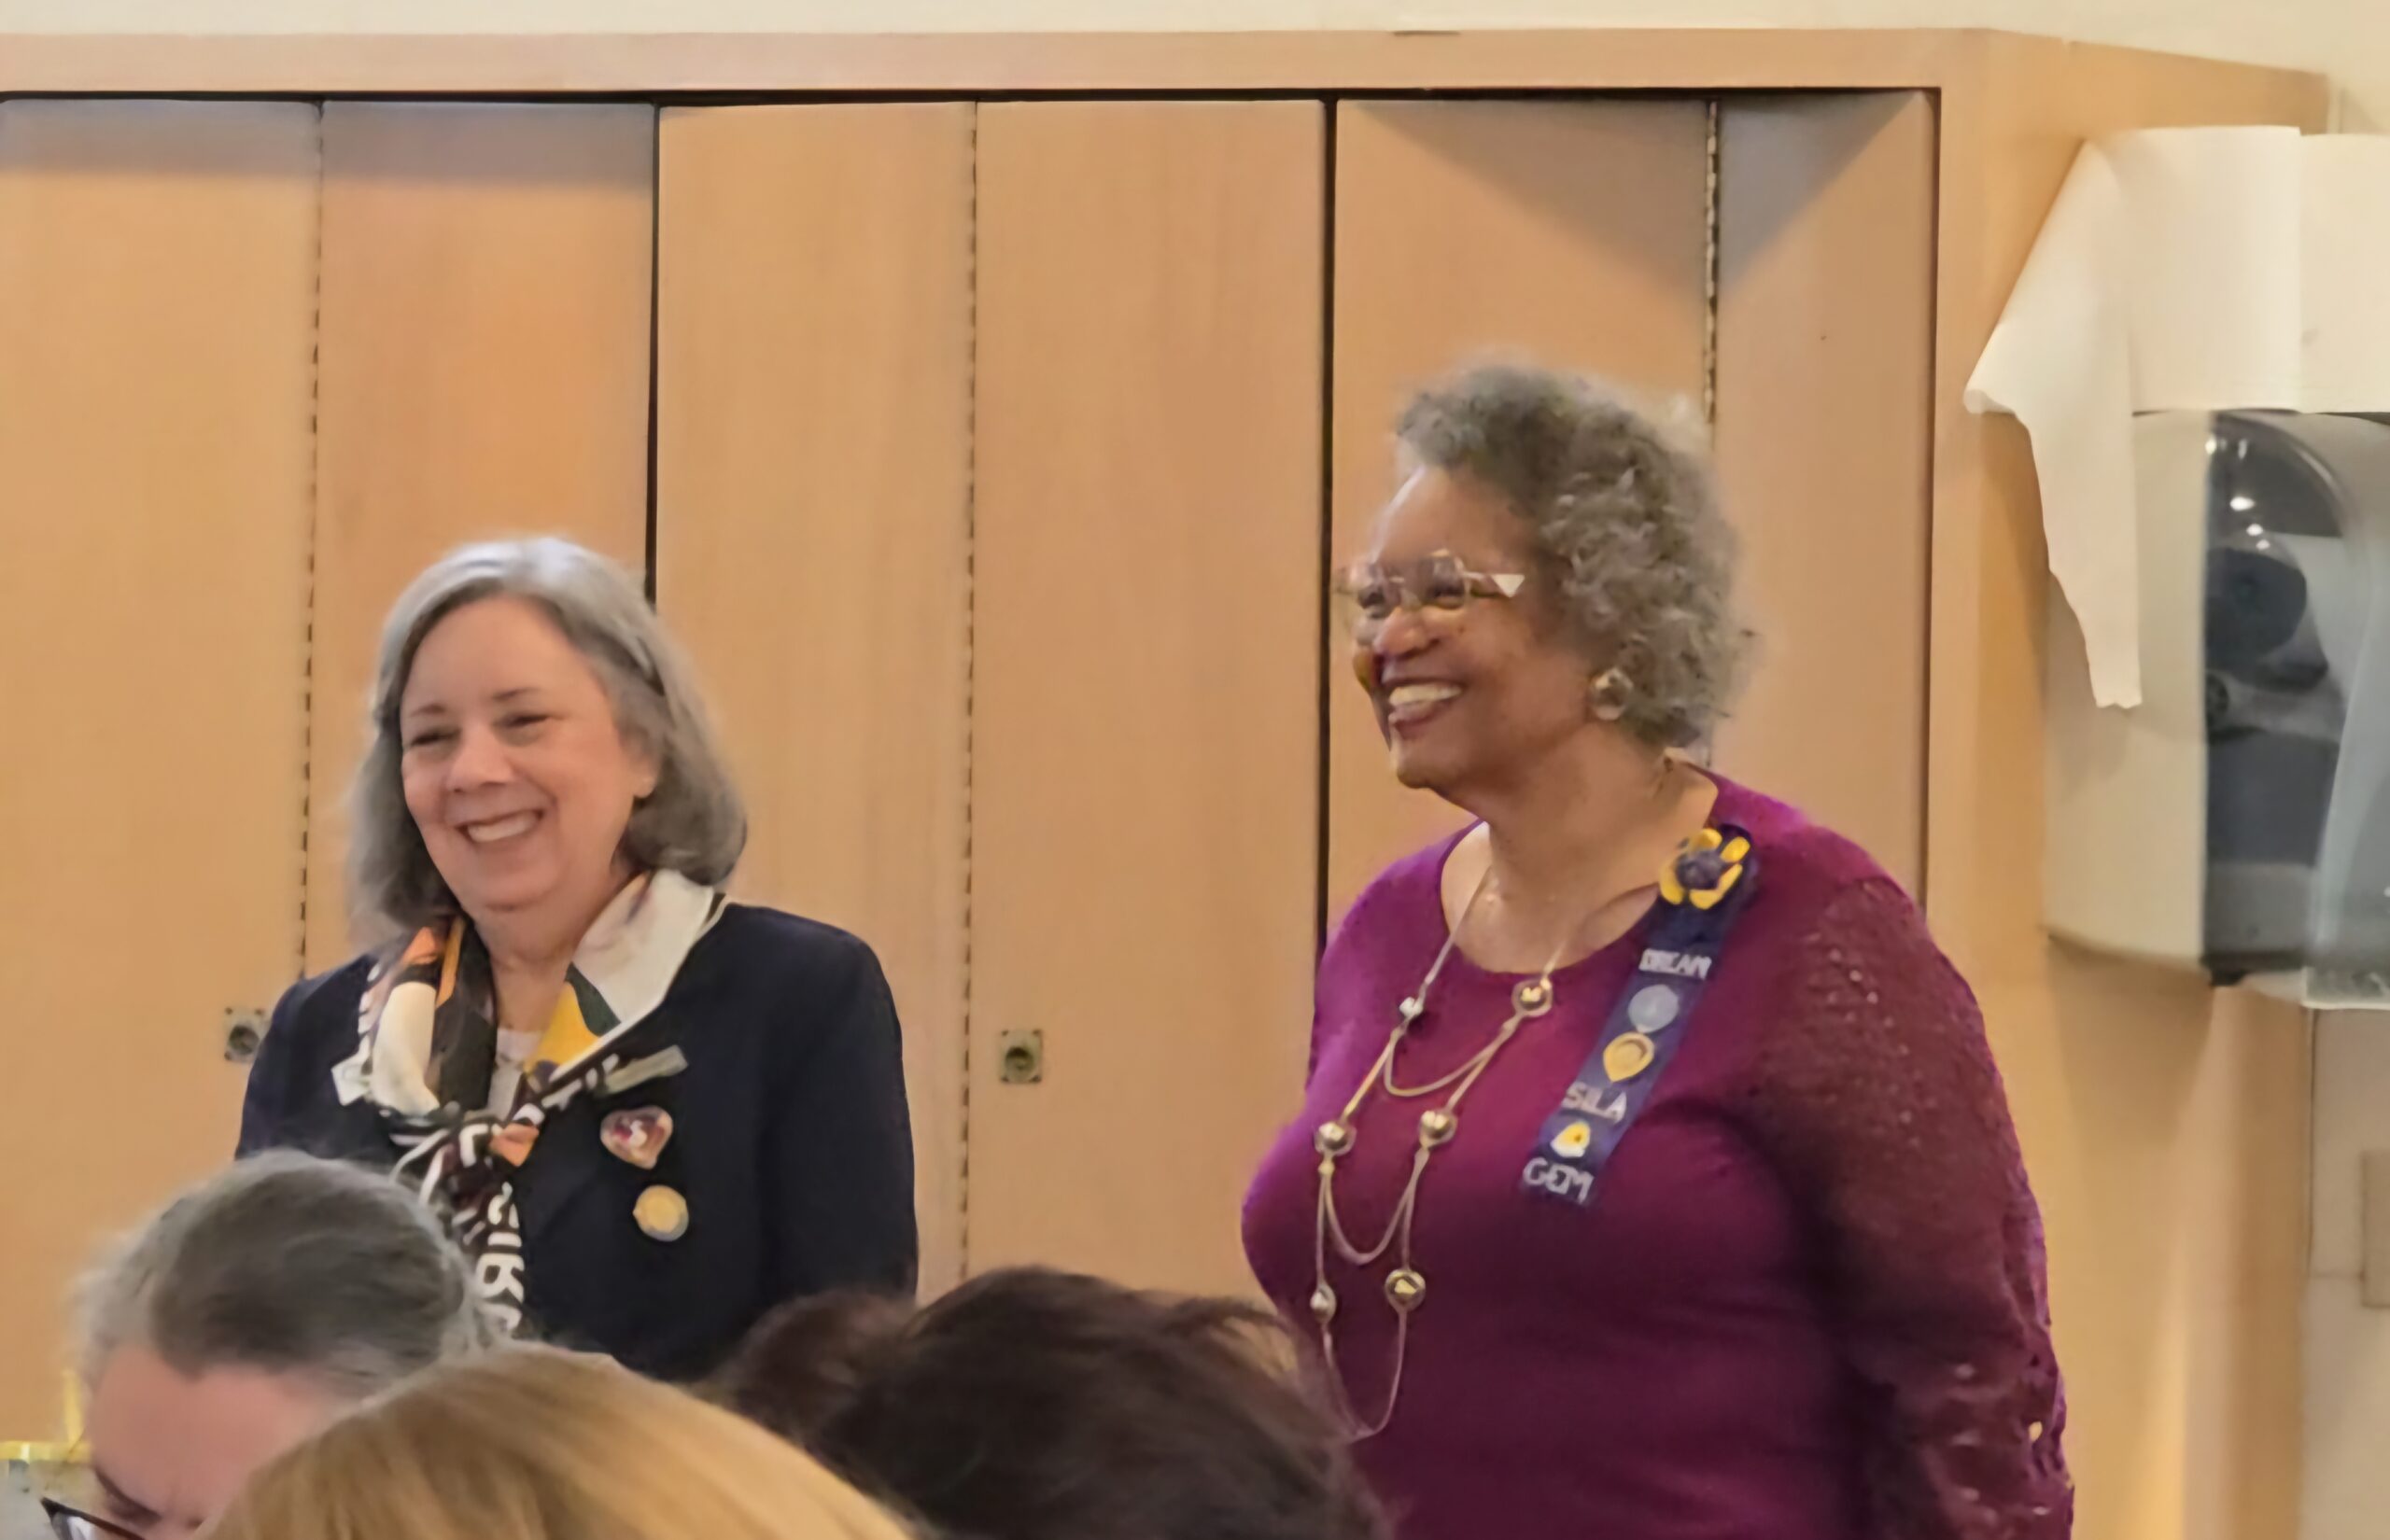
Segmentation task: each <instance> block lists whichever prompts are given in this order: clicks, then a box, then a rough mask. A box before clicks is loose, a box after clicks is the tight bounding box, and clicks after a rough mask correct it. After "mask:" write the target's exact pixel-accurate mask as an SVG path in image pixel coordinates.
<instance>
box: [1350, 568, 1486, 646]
mask: <svg viewBox="0 0 2390 1540" xmlns="http://www.w3.org/2000/svg"><path fill="white" fill-rule="evenodd" d="M1526 581H1527V575H1526V574H1525V573H1524V572H1477V571H1472V570H1471V569H1470V568H1469V567H1466V566H1464V565H1463V564H1462V562H1461V559H1460V558H1459V557H1458V556H1455V555H1454V554H1453V553H1451V552H1449V551H1438V552H1433V553H1430V554H1428V555H1426V556H1423V557H1421V558H1420V559H1419V560H1417V561H1415V562H1412V563H1410V564H1409V565H1407V566H1401V567H1388V566H1386V565H1385V564H1384V563H1381V562H1356V563H1354V564H1353V565H1352V566H1350V567H1346V568H1344V570H1343V571H1342V572H1339V573H1338V574H1337V575H1336V581H1334V582H1333V583H1332V584H1331V585H1330V588H1331V590H1332V592H1333V593H1334V594H1335V595H1336V598H1337V600H1338V603H1339V604H1340V606H1341V607H1342V608H1343V611H1344V619H1345V624H1346V626H1347V627H1348V628H1350V630H1351V631H1352V633H1353V635H1354V637H1356V638H1357V639H1359V638H1363V637H1371V636H1374V635H1376V634H1377V632H1378V631H1379V629H1380V628H1382V627H1383V626H1384V625H1385V623H1386V622H1388V621H1390V620H1392V619H1393V618H1394V615H1395V612H1396V611H1397V610H1399V609H1411V610H1415V611H1417V612H1418V613H1419V614H1420V615H1421V616H1422V617H1426V616H1447V617H1456V616H1458V615H1459V614H1460V613H1461V611H1463V610H1465V609H1468V608H1469V601H1470V600H1472V599H1514V598H1517V597H1518V595H1519V590H1520V589H1522V588H1524V587H1525V586H1526Z"/></svg>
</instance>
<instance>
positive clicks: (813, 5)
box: [0, 0, 2390, 128]
mask: <svg viewBox="0 0 2390 1540" xmlns="http://www.w3.org/2000/svg"><path fill="white" fill-rule="evenodd" d="M1599 25H1620V26H1629V25H1643V26H1712V25H1716V26H1734V25H1764V26H1817V27H1879V26H1978V27H1994V26H1996V27H2005V28H2008V29H2010V30H2012V31H2017V32H2039V33H2047V34H2050V35H2056V36H2067V37H2080V38H2086V39H2089V40H2092V41H2097V42H2113V43H2129V44H2132V45H2135V46H2137V47H2143V48H2155V49H2172V50H2175V51H2178V52H2184V53H2204V54H2212V55H2214V56H2216V57H2218V58H2226V59H2246V60H2253V61H2257V62H2261V63H2277V64H2292V65H2298V66H2300V67H2302V68H2307V69H2314V70H2321V71H2324V72H2326V73H2327V74H2330V75H2332V76H2333V77H2335V78H2337V79H2339V80H2340V82H2341V85H2342V86H2343V88H2344V89H2345V91H2346V96H2345V103H2346V105H2347V108H2348V123H2349V126H2351V127H2378V128H2390V0H0V32H173V33H189V32H344V31H345V32H723V31H737V32H756V31H766V32H768V31H779V32H820V31H867V32H920V31H975V32H1000V31H1014V30H1029V29H1070V30H1085V31H1120V30H1126V29H1132V28H1164V29H1192V28H1206V27H1208V28H1228V29H1247V28H1251V29H1259V28H1314V27H1356V28H1381V27H1391V28H1403V27H1454V26H1478V27H1510V26H1599Z"/></svg>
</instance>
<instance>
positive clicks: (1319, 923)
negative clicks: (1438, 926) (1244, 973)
mask: <svg viewBox="0 0 2390 1540" xmlns="http://www.w3.org/2000/svg"><path fill="white" fill-rule="evenodd" d="M1320 110H1321V112H1322V113H1323V114H1324V116H1325V121H1324V123H1323V124H1322V127H1321V131H1320V133H1321V139H1320V145H1321V155H1320V205H1321V207H1320V226H1319V228H1320V243H1319V247H1320V255H1319V571H1318V574H1317V577H1318V581H1317V583H1316V584H1315V591H1316V595H1317V596H1316V599H1315V603H1317V604H1318V606H1319V632H1318V638H1317V642H1316V645H1315V646H1314V648H1313V650H1312V666H1313V667H1314V668H1315V669H1317V670H1318V671H1319V738H1318V749H1317V752H1318V756H1319V757H1318V761H1317V775H1318V780H1319V785H1318V791H1317V800H1316V802H1315V805H1314V810H1313V814H1312V817H1313V819H1314V829H1313V834H1314V837H1315V839H1316V840H1317V841H1318V856H1317V865H1316V866H1315V869H1314V871H1315V878H1314V887H1313V890H1312V951H1313V953H1314V955H1315V956H1316V955H1318V954H1319V953H1322V952H1325V951H1326V950H1327V949H1328V885H1329V849H1328V828H1329V720H1330V713H1331V712H1332V711H1333V709H1334V707H1335V704H1336V703H1335V699H1334V695H1333V688H1334V683H1333V679H1332V675H1333V673H1334V670H1333V669H1331V668H1330V667H1329V650H1330V649H1331V648H1332V647H1333V646H1334V645H1335V614H1334V612H1333V609H1332V607H1331V606H1330V604H1329V597H1328V588H1329V570H1330V568H1331V567H1332V565H1333V564H1334V562H1335V560H1336V123H1337V119H1338V118H1339V116H1341V114H1342V110H1343V105H1342V104H1341V103H1340V102H1339V101H1338V100H1337V99H1336V98H1334V97H1329V99H1327V100H1325V101H1323V102H1322V103H1321V104H1320Z"/></svg>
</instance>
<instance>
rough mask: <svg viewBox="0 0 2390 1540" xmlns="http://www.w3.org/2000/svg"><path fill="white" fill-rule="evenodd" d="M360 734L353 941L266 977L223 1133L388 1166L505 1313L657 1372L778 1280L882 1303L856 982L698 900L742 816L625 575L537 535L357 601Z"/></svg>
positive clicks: (881, 1227)
mask: <svg viewBox="0 0 2390 1540" xmlns="http://www.w3.org/2000/svg"><path fill="white" fill-rule="evenodd" d="M372 733H373V736H372V743H371V747H370V749H369V751H368V753H367V754H366V756H365V759H364V762H363V763H362V765H361V766H360V767H359V771H358V775H357V780H356V784H355V787H354V790H353V792H352V796H351V806H352V810H353V813H354V823H355V828H354V831H353V840H354V843H353V845H352V847H351V852H350V879H351V889H352V898H353V901H354V903H356V905H357V907H358V909H359V913H360V916H361V918H362V921H363V925H364V928H365V930H366V931H367V932H368V936H369V941H370V945H369V946H368V949H367V950H366V952H365V953H364V955H362V956H360V957H359V958H358V959H356V960H355V961H353V962H350V963H349V964H348V965H347V966H345V967H343V968H339V969H336V970H334V971H333V972H331V973H326V974H324V975H322V976H320V977H317V978H313V979H308V980H306V981H304V982H302V983H301V984H299V985H298V986H296V987H293V988H292V989H291V990H290V992H289V993H288V994H287V995H285V996H284V997H283V1000H282V1001H281V1003H280V1005H279V1006H278V1007H277V1008H276V1009H275V1011H274V1022H273V1025H272V1027H271V1029H269V1030H268V1032H267V1033H266V1037H265V1041H264V1043H263V1044H262V1045H261V1047H260V1050H259V1053H258V1057H257V1062H256V1064H255V1065H254V1066H253V1067H252V1069H251V1071H250V1074H249V1088H248V1097H247V1100H246V1104H245V1106H244V1108H243V1113H242V1120H241V1140H240V1148H241V1150H242V1152H243V1153H245V1154H246V1153H247V1152H249V1151H253V1150H260V1149H265V1148H269V1147H272V1146H276V1145H297V1146H301V1147H303V1148H306V1149H309V1150H313V1151H316V1152H318V1153H322V1154H330V1155H342V1156H346V1157H351V1158H358V1159H364V1160H370V1161H374V1162H378V1163H380V1164H383V1165H386V1166H391V1167H394V1168H395V1169H397V1171H398V1172H399V1173H400V1174H401V1176H402V1177H403V1178H405V1179H406V1180H407V1181H408V1182H410V1183H413V1184H414V1185H415V1187H416V1188H417V1190H419V1191H420V1192H421V1193H422V1194H423V1195H424V1196H425V1197H427V1198H429V1200H431V1202H432V1203H433V1204H434V1205H435V1207H436V1208H437V1210H438V1211H440V1212H441V1213H442V1214H443V1215H444V1216H445V1217H446V1218H447V1220H448V1222H449V1223H450V1224H451V1225H452V1226H453V1228H454V1231H455V1233H456V1235H457V1239H459V1240H460V1241H461V1242H462V1244H463V1245H464V1247H465V1249H466V1251H467V1252H468V1253H470V1254H471V1257H472V1259H473V1264H474V1267H475V1273H476V1278H477V1280H478V1282H479V1285H480V1287H481V1290H482V1292H483V1294H484V1296H485V1298H486V1299H487V1301H488V1302H489V1304H490V1306H491V1308H492V1309H495V1310H497V1311H498V1312H499V1315H500V1316H501V1317H502V1318H503V1319H504V1320H505V1321H506V1322H507V1323H508V1324H509V1326H510V1327H511V1328H513V1329H515V1330H518V1331H526V1332H529V1333H533V1334H536V1335H539V1336H541V1337H546V1338H548V1339H551V1340H554V1341H557V1342H560V1343H563V1344H566V1345H569V1346H577V1347H585V1348H592V1349H597V1350H599V1351H605V1352H608V1353H611V1354H612V1355H614V1356H615V1357H617V1358H620V1359H621V1360H623V1361H624V1362H625V1363H626V1364H628V1365H631V1366H632V1367H634V1368H637V1369H640V1370H641V1371H643V1372H645V1373H648V1374H652V1375H655V1376H658V1377H661V1378H666V1379H694V1378H696V1377H699V1376H702V1375H704V1374H706V1373H708V1372H709V1371H710V1370H711V1369H712V1368H713V1367H714V1366H715V1365H716V1364H717V1363H718V1362H720V1361H721V1360H722V1359H723V1358H724V1357H725V1356H726V1355H727V1354H728V1352H729V1351H730V1350H731V1349H732V1348H733V1347H734V1346H735V1345H736V1344H737V1343H738V1340H739V1338H740V1337H742V1336H743V1335H744V1334H745V1332H746V1331H747V1329H748V1328H749V1327H750V1326H752V1324H753V1323H755V1321H756V1319H757V1318H758V1317H760V1316H761V1315H762V1314H763V1313H764V1311H766V1309H769V1308H770V1307H772V1306H774V1305H777V1304H779V1303H780V1302H781V1301H783V1300H786V1299H789V1298H792V1297H794V1296H798V1295H808V1294H811V1293H815V1292H817V1291H821V1290H825V1289H831V1288H840V1287H863V1288H874V1289H882V1290H888V1291H892V1292H909V1291H910V1289H911V1287H912V1284H913V1276H914V1266H915V1255H916V1251H915V1231H914V1224H913V1207H912V1191H913V1172H912V1144H911V1135H910V1126H909V1122H908V1119H907V1110H906V1104H905V1084H904V1071H903V1064H902V1057H901V1054H900V1051H899V1044H898V1029H897V1022H896V1014H895V1009H894V1006H893V1002H892V1001H891V999H890V996H889V990H888V985H887V981H886V980H885V979H884V978H883V977H882V975H881V973H880V969H879V960H878V959H876V958H875V957H874V956H873V954H872V951H871V949H870V948H869V947H868V946H866V945H864V943H862V942H861V941H858V940H856V939H855V938H854V937H852V936H851V935H847V934H845V933H844V932H842V931H836V930H833V929H831V928H830V927H828V926H825V925H820V924H816V923H814V922H812V921H810V920H805V919H800V918H797V917H794V916H793V915H786V914H781V913H779V912H777V911H774V910H771V909H766V908H760V907H756V906H752V905H748V904H740V903H732V902H730V901H729V899H728V898H727V897H726V896H725V894H724V891H723V889H722V884H723V883H724V881H725V879H727V878H728V877H729V875H730V873H731V869H732V867H733V866H734V865H736V864H737V862H738V855H739V851H740V848H741V847H742V846H743V845H744V843H745V839H746V822H745V815H744V813H743V811H742V809H741V806H740V803H739V799H738V792H737V791H736V790H735V789H734V788H733V786H732V784H731V780H730V777H729V775H728V772H727V771H726V770H725V768H724V764H723V761H722V756H721V753H720V750H719V749H717V748H716V747H715V743H714V738H713V735H712V732H711V730H710V727H709V726H708V724H707V717H706V712H705V709H704V707H703V704H702V703H701V701H700V700H699V698H698V695H697V692H696V684H695V683H694V681H693V680H692V679H691V678H690V675H689V671H688V669H687V667H686V665H684V664H682V661H681V659H680V656H679V653H678V651H676V650H675V649H674V648H673V646H672V645H671V643H670V641H669V640H668V638H667V637H666V636H665V635H664V633H663V631H662V629H661V628H660V627H659V626H658V624H657V623H656V620H655V617H654V612H653V611H652V610H651V609H650V608H649V606H648V605H647V602H646V600H645V599H644V598H643V597H642V596H641V595H640V591H639V589H638V588H637V587H636V586H635V585H634V584H633V583H632V581H630V579H629V578H628V577H627V576H626V575H625V574H624V573H623V572H622V571H620V570H619V569H618V568H616V567H613V566H612V565H611V564H609V563H608V562H606V561H605V560H603V559H602V558H600V557H598V556H597V555H595V554H593V553H590V552H588V551H585V550H583V549H582V548H581V547H579V546H576V545H573V544H570V543H569V542H567V541H564V540H558V539H533V540H524V541H515V542H506V543H499V544H488V545H475V546H469V547H466V548H464V549H462V550H459V551H457V552H455V553H451V554H450V555H448V556H447V557H445V558H443V560H441V561H440V562H439V563H437V564H435V565H434V566H433V567H431V568H430V570H429V571H427V572H426V573H424V574H423V576H422V577H420V578H419V579H417V580H416V581H415V584H414V585H413V586H412V587H410V588H409V589H408V590H407V591H406V593H405V594H404V595H402V596H401V598H400V600H399V602H398V606H397V608H396V609H395V610H394V611H393V612H392V614H391V616H390V619H389V623H388V624H387V628H386V629H385V631H384V634H383V639H382V650H381V658H380V665H379V668H378V670H377V675H376V679H375V682H374V687H373V702H372Z"/></svg>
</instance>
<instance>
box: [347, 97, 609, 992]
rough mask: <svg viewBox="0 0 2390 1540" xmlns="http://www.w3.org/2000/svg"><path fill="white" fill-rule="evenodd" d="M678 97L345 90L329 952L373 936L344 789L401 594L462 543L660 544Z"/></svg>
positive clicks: (605, 549) (606, 549) (604, 547)
mask: <svg viewBox="0 0 2390 1540" xmlns="http://www.w3.org/2000/svg"><path fill="white" fill-rule="evenodd" d="M654 127H655V123H654V109H653V108H650V107H646V106H580V105H573V106H562V105H547V106H481V105H461V104H457V103H429V104H426V103H414V104H391V103H336V104H333V105H330V106H328V107H326V108H325V112H324V211H323V259H322V260H323V301H322V306H323V335H322V356H323V371H322V373H323V377H322V384H321V395H320V401H319V406H318V411H317V440H318V442H317V458H316V567H315V571H316V597H315V651H314V658H313V675H312V679H313V692H314V708H313V710H314V742H313V747H312V756H311V763H310V767H309V768H310V774H309V807H310V816H309V837H308V861H307V901H308V902H307V961H308V965H309V966H310V967H311V968H323V967H328V966H330V965H331V964H333V963H336V962H338V961H339V960H340V959H342V958H344V957H345V956H346V955H348V953H349V951H350V949H351V944H350V937H349V933H348V923H347V921H348V912H347V905H346V902H345V899H344V896H343V890H342V888H343V885H342V881H341V861H342V859H343V853H344V849H345V846H346V841H345V839H344V833H343V830H344V823H345V819H344V817H343V816H342V815H343V808H342V801H343V798H344V795H345V792H346V789H347V784H348V777H349V773H350V771H351V769H352V768H353V767H354V766H355V764H356V762H357V757H358V753H359V746H360V744H361V741H362V734H363V725H362V724H363V718H364V702H365V692H366V689H367V688H368V685H369V683H370V681H371V675H372V671H373V650H374V645H375V643H376V641H377V640H378V638H379V635H380V629H381V623H382V620H383V616H384V612H385V611H386V610H387V608H388V606H389V604H390V601H391V600H392V599H394V598H396V597H397V596H398V594H399V591H400V590H401V589H402V588H403V587H405V586H406V584H407V583H408V582H409V581H412V580H413V579H414V577H415V574H416V573H417V572H418V571H419V570H420V569H421V568H422V567H424V566H425V565H426V564H428V563H429V561H431V560H432V558H434V557H436V556H438V555H439V554H440V553H442V552H443V551H445V550H447V549H448V548H449V547H451V546H453V545H456V544H458V543H459V542H461V541H464V540H468V539H481V538H487V537H492V536H500V535H521V534H561V535H569V536H571V537H573V538H575V539H580V540H582V541H583V542H585V543H587V544H589V545H592V546H594V547H596V548H597V549H598V550H600V551H602V552H604V553H607V554H608V555H611V556H613V557H615V558H616V559H617V560H620V561H622V562H624V563H626V564H627V565H629V566H630V567H633V568H635V569H636V568H639V567H643V566H644V565H645V562H646V549H647V437H648V424H647V409H648V334H649V326H648V319H649V301H650V276H651V272H652V268H653V249H654V170H655V154H654V148H655V147H654Z"/></svg>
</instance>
